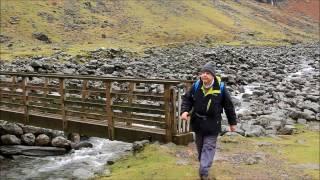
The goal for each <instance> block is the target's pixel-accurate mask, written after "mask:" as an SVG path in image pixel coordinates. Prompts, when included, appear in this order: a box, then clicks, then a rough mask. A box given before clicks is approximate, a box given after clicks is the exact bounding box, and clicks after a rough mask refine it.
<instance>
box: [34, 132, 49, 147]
mask: <svg viewBox="0 0 320 180" xmlns="http://www.w3.org/2000/svg"><path fill="white" fill-rule="evenodd" d="M49 143H50V138H49V136H47V135H46V134H39V135H38V136H37V138H36V141H35V145H36V146H47V145H49Z"/></svg>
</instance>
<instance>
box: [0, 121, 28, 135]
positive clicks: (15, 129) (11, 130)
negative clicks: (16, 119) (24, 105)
mask: <svg viewBox="0 0 320 180" xmlns="http://www.w3.org/2000/svg"><path fill="white" fill-rule="evenodd" d="M0 130H1V131H0V134H13V135H17V136H20V135H22V134H23V130H22V128H21V127H20V126H18V125H17V124H14V123H6V124H4V125H0Z"/></svg>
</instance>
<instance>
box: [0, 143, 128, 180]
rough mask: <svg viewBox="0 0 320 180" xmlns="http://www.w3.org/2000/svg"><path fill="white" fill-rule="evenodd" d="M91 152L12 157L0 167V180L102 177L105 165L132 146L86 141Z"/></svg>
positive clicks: (76, 151)
mask: <svg viewBox="0 0 320 180" xmlns="http://www.w3.org/2000/svg"><path fill="white" fill-rule="evenodd" d="M89 142H90V143H92V144H93V148H83V149H81V150H75V151H73V152H70V153H68V154H66V155H63V156H48V157H30V156H29V157H27V156H15V157H14V159H12V160H9V159H6V160H4V161H2V162H1V164H0V175H1V176H0V177H1V180H2V179H19V180H23V179H88V178H91V177H93V176H94V174H97V173H102V172H103V171H104V169H105V165H106V164H107V161H109V160H111V161H113V160H115V159H117V158H119V157H120V156H121V155H124V154H125V153H126V152H128V151H130V150H131V148H132V144H130V143H124V142H119V141H109V140H107V139H101V138H90V139H89Z"/></svg>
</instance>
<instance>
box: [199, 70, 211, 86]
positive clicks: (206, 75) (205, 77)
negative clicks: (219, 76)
mask: <svg viewBox="0 0 320 180" xmlns="http://www.w3.org/2000/svg"><path fill="white" fill-rule="evenodd" d="M200 77H201V79H202V81H203V83H204V84H207V85H208V84H210V83H211V82H212V80H213V75H212V74H211V73H209V72H207V71H204V72H201V73H200Z"/></svg>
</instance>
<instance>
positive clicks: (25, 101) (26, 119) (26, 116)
mask: <svg viewBox="0 0 320 180" xmlns="http://www.w3.org/2000/svg"><path fill="white" fill-rule="evenodd" d="M26 86H27V79H26V77H23V78H22V91H23V105H24V124H28V123H29V108H28V105H29V104H28V92H27V88H26Z"/></svg>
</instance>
